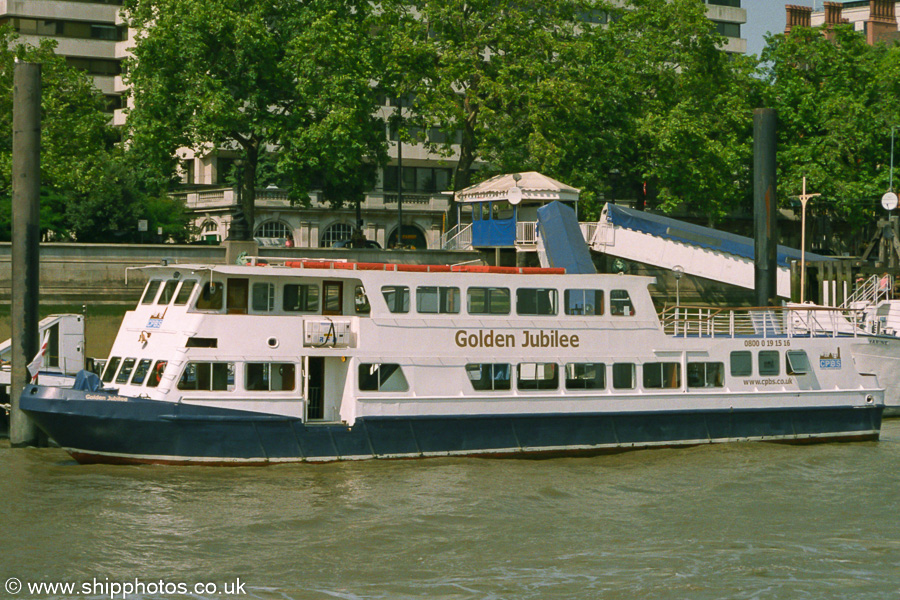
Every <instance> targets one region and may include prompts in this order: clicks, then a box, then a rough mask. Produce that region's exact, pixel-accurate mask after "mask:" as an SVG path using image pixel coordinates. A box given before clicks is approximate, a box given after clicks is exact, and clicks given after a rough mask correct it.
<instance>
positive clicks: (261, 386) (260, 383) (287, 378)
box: [244, 363, 297, 392]
mask: <svg viewBox="0 0 900 600" xmlns="http://www.w3.org/2000/svg"><path fill="white" fill-rule="evenodd" d="M296 371H297V369H296V366H295V365H294V363H247V364H246V365H244V388H245V389H247V390H249V391H253V392H289V391H291V390H293V389H294V388H295V387H296V381H297V378H296V376H295V375H296Z"/></svg>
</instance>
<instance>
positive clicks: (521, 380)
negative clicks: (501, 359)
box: [516, 363, 559, 390]
mask: <svg viewBox="0 0 900 600" xmlns="http://www.w3.org/2000/svg"><path fill="white" fill-rule="evenodd" d="M516 371H517V373H516V385H517V387H518V388H519V389H520V390H555V389H556V388H558V387H559V369H558V368H557V365H556V363H520V364H519V365H518V367H517V369H516Z"/></svg>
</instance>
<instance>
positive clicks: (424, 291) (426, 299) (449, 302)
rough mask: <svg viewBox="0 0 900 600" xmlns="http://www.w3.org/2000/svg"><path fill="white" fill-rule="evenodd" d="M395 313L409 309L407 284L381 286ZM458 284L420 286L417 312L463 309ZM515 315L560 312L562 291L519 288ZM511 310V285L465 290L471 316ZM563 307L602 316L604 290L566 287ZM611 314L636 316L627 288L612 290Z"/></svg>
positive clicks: (417, 292)
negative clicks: (560, 292)
mask: <svg viewBox="0 0 900 600" xmlns="http://www.w3.org/2000/svg"><path fill="white" fill-rule="evenodd" d="M381 293H382V295H383V296H384V300H385V302H387V305H388V310H390V311H391V312H392V313H408V312H409V311H410V289H409V287H407V286H405V285H391V286H384V287H382V288H381ZM461 306H462V303H461V296H460V289H459V288H458V287H443V286H419V287H417V288H416V312H419V313H425V314H435V313H448V314H457V313H459V312H460V311H461ZM515 306H516V314H518V315H524V316H555V315H557V314H559V292H558V291H557V290H555V289H552V288H520V289H517V290H516V305H515ZM511 310H512V297H511V293H510V290H509V288H500V287H470V288H467V289H466V311H467V312H468V313H469V314H470V315H508V314H510V312H511ZM563 310H564V312H565V314H567V315H602V314H603V313H604V310H605V305H604V291H603V290H588V289H577V290H565V292H564V293H563ZM609 314H611V315H614V316H633V315H634V304H633V303H632V302H631V297H630V296H629V295H628V291H627V290H610V292H609Z"/></svg>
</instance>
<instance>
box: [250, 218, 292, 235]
mask: <svg viewBox="0 0 900 600" xmlns="http://www.w3.org/2000/svg"><path fill="white" fill-rule="evenodd" d="M256 237H260V238H289V237H291V229H290V227H288V226H287V225H285V224H284V223H282V222H281V221H266V222H265V223H263V224H262V225H260V226H259V228H258V229H257V230H256Z"/></svg>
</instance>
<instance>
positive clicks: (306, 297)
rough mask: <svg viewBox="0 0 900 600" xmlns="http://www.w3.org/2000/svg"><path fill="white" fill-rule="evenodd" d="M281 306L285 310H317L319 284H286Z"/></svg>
mask: <svg viewBox="0 0 900 600" xmlns="http://www.w3.org/2000/svg"><path fill="white" fill-rule="evenodd" d="M281 307H282V308H283V309H284V310H285V312H317V311H318V310H319V286H318V285H314V284H308V283H288V284H285V286H284V292H283V297H282V299H281Z"/></svg>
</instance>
